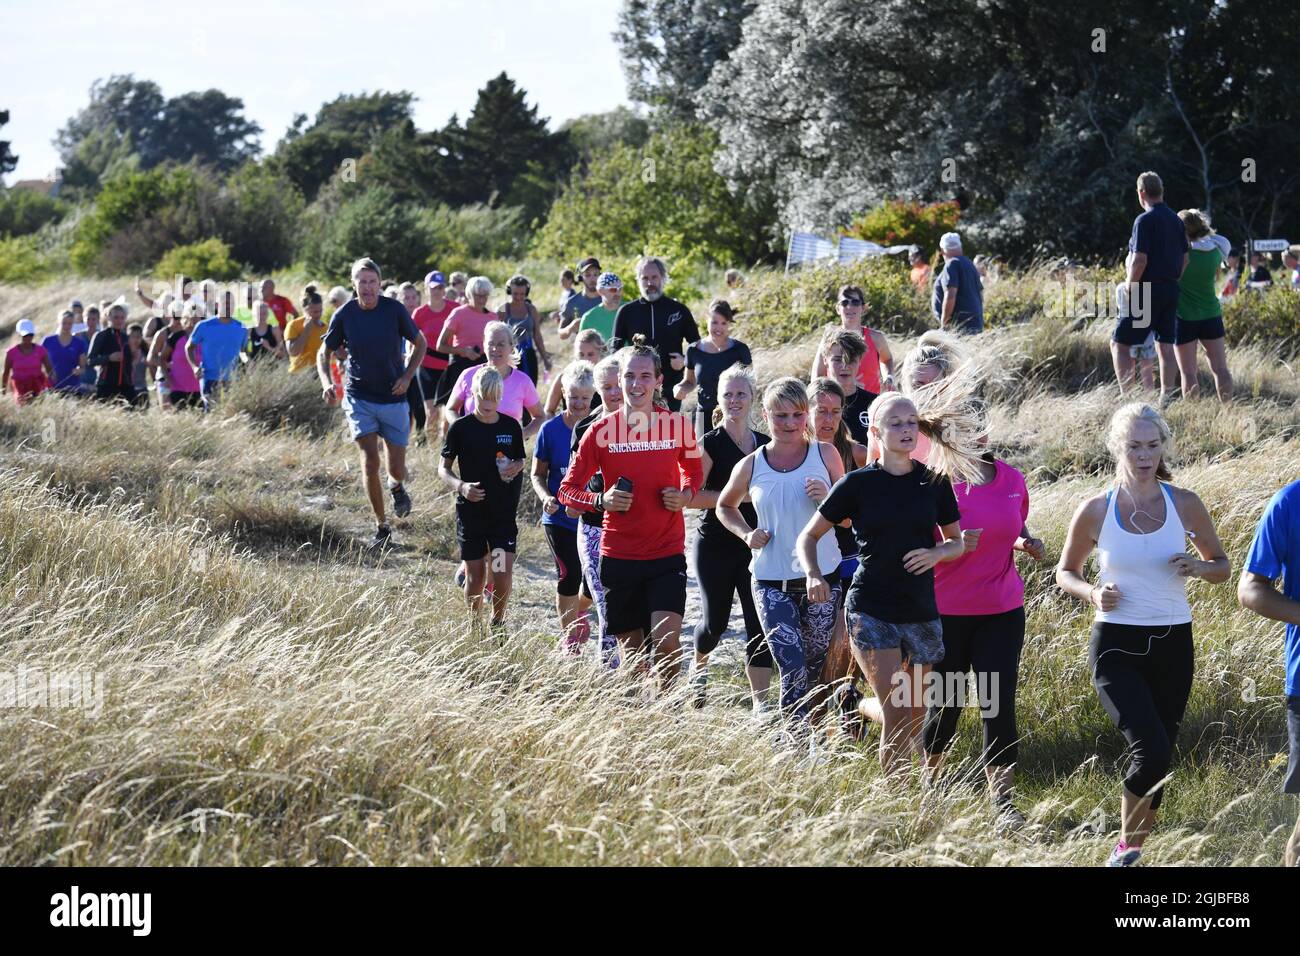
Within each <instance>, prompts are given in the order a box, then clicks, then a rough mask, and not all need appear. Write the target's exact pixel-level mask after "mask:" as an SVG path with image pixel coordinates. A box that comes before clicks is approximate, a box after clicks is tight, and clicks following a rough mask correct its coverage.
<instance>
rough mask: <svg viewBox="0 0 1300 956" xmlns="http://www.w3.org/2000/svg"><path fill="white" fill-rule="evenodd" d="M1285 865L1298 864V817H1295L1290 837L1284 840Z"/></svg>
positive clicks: (1299, 829)
mask: <svg viewBox="0 0 1300 956" xmlns="http://www.w3.org/2000/svg"><path fill="white" fill-rule="evenodd" d="M1286 865H1287V866H1300V817H1296V821H1295V829H1294V830H1293V831H1292V832H1291V839H1289V840H1287V841H1286Z"/></svg>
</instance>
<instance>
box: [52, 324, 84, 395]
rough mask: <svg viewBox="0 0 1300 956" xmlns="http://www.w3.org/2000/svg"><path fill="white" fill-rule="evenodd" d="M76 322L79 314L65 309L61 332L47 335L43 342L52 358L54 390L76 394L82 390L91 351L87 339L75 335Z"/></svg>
mask: <svg viewBox="0 0 1300 956" xmlns="http://www.w3.org/2000/svg"><path fill="white" fill-rule="evenodd" d="M78 304H79V303H78ZM76 321H77V313H76V312H74V311H73V310H72V309H65V310H64V311H63V313H62V314H61V315H60V316H59V331H58V332H56V333H54V334H53V335H47V336H46V337H45V340H44V341H43V342H41V346H42V347H43V348H44V349H45V352H46V354H47V355H49V357H50V367H51V368H52V369H53V372H52V373H51V375H50V379H51V380H52V381H53V382H54V388H55V389H57V390H58V391H60V392H69V393H74V394H75V393H76V392H78V391H80V390H81V389H80V385H81V373H82V372H83V371H85V369H86V352H88V351H89V347H88V346H87V345H86V341H85V339H83V338H82V337H81V336H80V335H75V334H73V331H72V329H73V326H74V325H75V324H76Z"/></svg>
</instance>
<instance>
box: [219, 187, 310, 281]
mask: <svg viewBox="0 0 1300 956" xmlns="http://www.w3.org/2000/svg"><path fill="white" fill-rule="evenodd" d="M304 205H305V203H304V202H303V197H302V193H300V192H299V191H298V187H297V186H296V185H294V183H293V181H292V180H290V179H289V178H288V177H287V176H285V175H284V174H283V173H282V172H280V171H279V170H278V169H276V168H275V167H273V166H270V165H267V164H262V163H252V162H250V163H245V164H244V165H243V166H242V167H240V169H239V170H237V171H236V172H234V173H232V174H231V176H230V177H229V178H228V179H227V180H226V182H225V185H224V188H223V189H222V193H221V201H220V204H219V209H218V214H217V228H218V233H217V234H218V236H219V237H220V238H221V239H222V240H224V241H225V242H227V243H228V244H229V245H230V251H231V254H232V255H233V256H234V258H235V259H237V260H239V261H240V262H244V263H247V264H248V265H249V266H250V267H252V268H254V269H257V270H260V271H269V270H271V269H278V268H280V267H282V266H286V265H288V264H289V263H290V262H292V261H293V256H294V250H295V248H296V247H297V245H298V228H299V217H301V215H302V212H303V208H304Z"/></svg>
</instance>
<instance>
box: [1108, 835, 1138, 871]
mask: <svg viewBox="0 0 1300 956" xmlns="http://www.w3.org/2000/svg"><path fill="white" fill-rule="evenodd" d="M1141 856H1142V848H1141V847H1136V846H1129V845H1128V844H1127V843H1125V842H1124V841H1123V840H1121V841H1120V842H1118V843H1116V844H1115V849H1113V850H1111V851H1110V859H1108V860H1107V861H1106V865H1107V866H1137V861H1138V858H1139V857H1141Z"/></svg>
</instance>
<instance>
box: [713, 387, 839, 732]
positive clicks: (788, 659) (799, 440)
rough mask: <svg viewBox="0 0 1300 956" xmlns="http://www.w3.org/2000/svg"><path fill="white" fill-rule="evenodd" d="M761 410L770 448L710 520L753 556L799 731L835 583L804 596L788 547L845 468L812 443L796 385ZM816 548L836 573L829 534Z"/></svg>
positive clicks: (754, 458) (736, 478) (742, 473)
mask: <svg viewBox="0 0 1300 956" xmlns="http://www.w3.org/2000/svg"><path fill="white" fill-rule="evenodd" d="M763 409H764V411H765V412H766V413H767V418H768V421H769V424H770V425H771V434H772V441H771V443H770V444H768V445H766V446H764V447H762V448H759V449H758V450H757V451H755V452H753V453H752V454H750V455H746V456H745V457H744V458H743V459H741V461H740V463H739V464H737V465H736V467H735V470H734V471H732V473H731V478H730V480H728V482H727V486H726V488H724V489H723V490H722V494H721V495H719V497H718V506H717V514H718V519H719V520H720V521H721V522H722V524H723V526H724V527H726V528H728V529H729V530H730V531H731V532H733V533H734V534H735V535H737V536H738V537H740V538H742V539H743V540H744V541H745V543H746V544H748V545H749V547H750V549H751V551H752V552H753V559H752V560H751V562H750V575H751V580H752V582H753V589H754V603H755V605H756V606H757V609H758V616H759V619H760V620H761V621H762V624H763V633H764V635H765V637H766V638H767V643H768V647H769V649H770V650H771V652H772V658H773V660H775V661H776V666H777V670H778V671H779V672H780V674H781V709H782V711H783V712H784V713H785V714H786V716H787V717H789V718H790V719H791V720H792V721H793V723H794V726H795V728H796V729H798V730H799V731H801V732H803V731H806V730H807V727H808V721H809V718H810V715H811V712H812V700H811V696H812V694H813V692H814V691H815V689H816V687H817V685H818V683H819V678H820V677H821V671H822V664H823V663H824V662H825V660H826V649H827V647H828V646H829V645H830V639H831V631H832V629H833V628H834V626H835V609H836V606H837V601H838V599H839V583H838V580H837V581H836V583H835V585H834V586H833V587H832V588H831V589H830V593H829V594H826V595H821V594H818V595H812V596H810V595H809V594H808V592H807V589H806V586H805V579H804V572H803V569H802V567H801V565H800V564H799V559H798V556H797V554H796V552H795V543H796V542H797V540H798V538H799V532H800V531H802V530H803V527H804V525H805V524H807V523H808V520H809V519H810V518H811V517H812V515H813V514H814V513H815V512H816V510H817V505H818V503H820V502H821V501H822V500H823V499H824V498H825V497H826V495H827V494H829V493H830V489H831V486H832V485H834V484H835V482H837V481H838V480H839V479H840V478H841V477H843V475H844V464H843V462H842V461H841V460H840V456H839V454H838V453H837V452H836V451H835V448H834V447H833V446H831V445H829V444H827V443H825V442H818V441H813V440H812V439H811V436H810V432H809V427H808V393H807V392H806V391H805V389H804V384H803V383H802V382H801V381H799V380H798V379H796V378H782V379H778V380H777V381H775V382H773V383H772V384H771V385H769V386H768V387H767V389H766V391H765V392H764V393H763ZM746 498H750V499H751V500H752V501H753V504H754V510H755V511H756V512H757V515H758V525H759V526H758V527H757V528H751V527H750V526H749V523H748V522H747V521H746V520H745V518H744V516H743V515H742V514H741V513H740V504H741V502H743V501H744V500H745V499H746ZM820 544H821V545H824V549H823V547H821V546H819V549H818V558H820V559H822V560H823V561H824V562H825V564H824V565H823V566H824V567H827V568H835V567H836V566H838V565H839V563H840V551H839V546H838V545H837V544H836V541H835V536H834V535H828V536H827V537H826V539H825V540H824V542H822V543H820ZM813 597H816V598H818V600H812V598H813Z"/></svg>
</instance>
